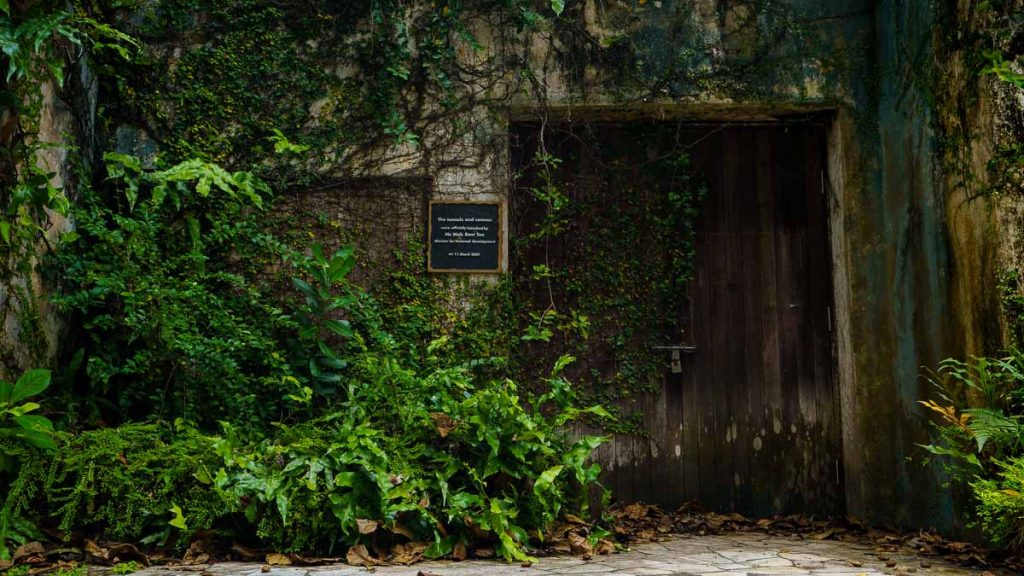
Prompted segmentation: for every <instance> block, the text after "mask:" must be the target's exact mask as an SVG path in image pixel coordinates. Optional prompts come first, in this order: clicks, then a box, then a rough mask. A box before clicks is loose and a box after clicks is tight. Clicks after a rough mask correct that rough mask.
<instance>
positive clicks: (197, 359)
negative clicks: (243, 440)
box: [50, 154, 290, 425]
mask: <svg viewBox="0 0 1024 576" xmlns="http://www.w3.org/2000/svg"><path fill="white" fill-rule="evenodd" d="M107 162H108V173H109V174H110V178H111V184H112V189H111V190H110V192H109V194H101V193H99V192H95V191H91V190H87V191H85V192H84V193H83V195H82V198H81V205H80V207H78V208H76V210H75V212H74V216H75V219H76V221H77V223H78V228H77V232H76V233H75V234H73V235H66V236H65V237H64V240H63V242H62V243H61V245H60V247H59V248H58V250H57V252H56V254H55V256H54V257H53V258H52V259H51V262H50V265H51V266H52V267H53V268H54V269H57V270H60V271H61V272H62V277H61V292H60V294H59V295H57V296H55V297H53V302H54V303H55V304H57V305H58V306H59V307H60V308H61V309H62V310H63V311H65V312H67V313H76V314H78V315H79V318H80V319H81V322H82V327H83V328H84V329H85V330H86V335H87V337H88V340H87V341H86V342H84V343H83V347H84V349H85V352H86V359H87V360H86V367H87V369H86V372H87V380H88V386H87V388H86V389H85V390H84V391H82V392H83V394H81V396H84V397H87V398H93V399H101V400H109V402H107V403H100V404H95V403H94V405H93V406H83V410H82V413H81V416H82V417H84V418H85V419H86V420H87V421H88V420H93V421H96V420H98V419H103V420H106V421H111V422H116V421H119V420H123V419H124V418H125V417H126V416H140V417H144V416H149V415H157V416H160V417H163V418H166V419H171V420H173V419H174V418H177V417H183V418H186V419H187V420H192V421H196V422H200V423H203V424H207V425H211V424H213V423H215V422H216V421H217V420H221V419H229V420H239V419H252V420H253V421H257V422H269V421H271V420H272V419H274V418H275V417H276V416H278V415H279V410H280V398H281V396H282V394H281V393H280V392H279V391H280V390H281V389H282V387H283V386H284V385H286V383H287V381H286V379H287V378H289V377H290V372H289V371H288V368H287V366H286V365H285V362H284V360H283V354H284V351H283V349H282V348H281V344H280V343H279V341H278V339H277V337H276V332H277V331H278V330H285V329H286V328H287V319H286V318H285V316H284V315H283V313H282V312H281V311H280V309H279V308H277V307H276V306H275V303H274V301H273V300H272V299H270V298H268V297H267V296H266V295H265V294H266V291H265V290H261V289H260V287H259V286H258V283H259V276H258V274H257V273H258V272H260V269H259V268H257V267H259V266H266V267H268V268H269V266H271V265H274V264H275V262H276V263H280V261H281V258H282V257H283V254H284V252H283V248H281V247H280V246H279V245H278V243H277V242H276V241H275V240H274V238H273V237H272V236H271V235H270V234H269V233H265V232H263V231H261V229H260V226H259V215H260V213H261V209H262V207H263V206H264V205H265V202H266V201H267V200H268V199H269V197H270V195H269V191H268V189H267V188H266V187H265V185H263V184H262V183H261V182H260V181H259V180H258V179H256V178H255V177H253V176H252V175H251V174H249V173H246V172H236V173H228V172H227V171H225V170H223V169H221V168H220V167H218V166H216V165H213V164H209V163H206V162H202V161H199V160H189V161H185V162H182V163H180V164H177V165H174V166H171V167H169V168H166V169H162V170H147V169H144V168H143V167H142V166H141V163H140V162H139V160H138V159H136V158H133V157H128V156H123V155H117V154H108V155H107ZM247 267H248V268H247ZM212 382H216V383H217V385H216V386H211V385H210V383H212ZM200 407H201V409H200Z"/></svg>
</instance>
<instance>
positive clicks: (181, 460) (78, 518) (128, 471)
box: [46, 423, 226, 545]
mask: <svg viewBox="0 0 1024 576" xmlns="http://www.w3.org/2000/svg"><path fill="white" fill-rule="evenodd" d="M212 444H213V439H211V438H208V437H206V436H203V435H202V434H200V433H199V432H197V431H195V430H194V429H192V428H189V427H187V426H184V425H179V427H178V429H177V430H171V429H170V428H169V427H168V426H165V425H160V424H141V423H132V424H126V425H124V426H121V427H119V428H104V429H99V430H91V431H87V432H82V433H79V434H76V435H68V434H63V435H62V436H61V448H60V451H59V452H58V453H57V456H56V458H55V459H54V461H53V463H52V468H51V470H50V472H49V474H48V477H47V480H46V482H47V484H46V488H47V490H46V492H47V500H48V502H47V510H48V512H49V513H50V514H52V515H53V516H54V517H56V518H57V519H58V520H59V522H60V527H61V529H63V530H69V531H70V530H89V531H91V532H93V533H102V534H104V535H105V536H106V537H108V538H111V539H117V540H132V541H137V542H142V543H143V544H151V545H152V544H157V545H163V544H165V543H167V542H168V540H169V539H170V538H171V537H176V536H177V535H178V532H179V530H178V529H172V524H171V523H172V522H173V521H174V515H173V514H172V513H171V510H172V509H174V508H177V509H178V510H179V511H181V510H183V511H184V514H185V516H186V517H187V518H188V519H189V521H190V523H191V524H192V529H193V530H195V529H196V528H199V527H210V526H212V525H213V522H214V520H216V519H217V518H220V517H222V516H223V515H224V513H225V509H226V508H225V503H224V502H223V501H222V500H221V499H220V497H219V496H218V494H217V493H216V491H214V490H213V489H212V482H213V476H214V475H215V474H216V471H217V469H218V468H219V465H220V460H219V459H218V458H217V455H216V454H215V453H214V452H213V450H212ZM179 506H180V507H179ZM178 528H180V529H182V530H184V527H182V526H179V527H178ZM189 533H191V532H189ZM180 543H186V541H184V540H182V541H180Z"/></svg>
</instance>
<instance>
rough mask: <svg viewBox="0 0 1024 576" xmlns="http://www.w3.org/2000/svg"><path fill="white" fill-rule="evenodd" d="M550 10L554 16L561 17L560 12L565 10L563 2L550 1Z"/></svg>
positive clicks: (562, 0)
mask: <svg viewBox="0 0 1024 576" xmlns="http://www.w3.org/2000/svg"><path fill="white" fill-rule="evenodd" d="M551 9H552V10H554V12H555V14H556V15H558V16H561V15H562V11H564V10H565V0H551Z"/></svg>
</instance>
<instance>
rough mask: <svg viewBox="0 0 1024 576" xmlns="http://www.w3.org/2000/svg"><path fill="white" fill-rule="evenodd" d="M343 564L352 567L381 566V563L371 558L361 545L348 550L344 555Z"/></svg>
mask: <svg viewBox="0 0 1024 576" xmlns="http://www.w3.org/2000/svg"><path fill="white" fill-rule="evenodd" d="M345 562H348V563H349V564H351V565H352V566H379V565H381V564H383V562H381V561H380V560H378V559H376V558H374V557H373V556H371V555H370V552H369V551H368V550H367V549H366V546H363V545H362V544H356V545H355V546H353V547H351V548H349V549H348V553H347V554H345Z"/></svg>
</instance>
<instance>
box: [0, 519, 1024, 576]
mask: <svg viewBox="0 0 1024 576" xmlns="http://www.w3.org/2000/svg"><path fill="white" fill-rule="evenodd" d="M357 529H358V530H359V532H360V533H361V534H362V535H364V537H366V540H367V541H368V544H357V545H355V546H351V547H349V548H348V550H347V551H346V553H345V557H344V558H326V557H304V556H302V555H299V554H294V553H282V552H277V551H273V550H266V549H259V548H250V547H247V546H245V545H243V544H241V543H238V542H233V541H231V540H229V539H222V538H218V537H217V535H216V534H214V533H212V532H200V533H197V535H196V537H195V538H194V539H193V541H192V542H191V543H190V544H189V546H188V548H187V549H186V551H185V553H184V554H183V555H182V556H181V557H180V558H173V557H170V556H168V555H166V554H165V553H163V552H161V551H159V550H154V551H151V552H149V553H145V552H143V551H140V550H139V548H137V547H136V546H135V545H133V544H130V543H124V542H107V541H97V540H92V539H86V538H80V539H79V544H78V545H71V546H68V544H67V543H63V544H60V545H44V544H43V543H41V542H29V543H27V544H24V545H22V546H20V547H19V548H18V549H17V550H15V552H14V555H13V556H12V559H11V560H10V561H8V562H6V563H5V564H6V565H5V566H0V570H6V569H8V568H10V567H11V566H18V565H24V566H28V567H29V570H28V574H29V575H35V574H46V573H49V572H56V571H59V570H62V569H64V570H66V569H68V568H70V567H74V566H77V565H81V564H87V565H101V566H112V565H115V564H118V563H121V562H129V561H134V562H137V563H138V564H140V565H142V566H150V565H155V564H159V565H166V566H174V567H177V568H178V569H184V570H196V571H203V570H205V567H206V566H208V565H209V564H210V563H212V562H224V561H242V562H262V563H263V565H264V566H263V567H264V571H266V570H268V569H269V567H271V566H314V565H323V564H332V563H338V562H341V561H344V562H346V563H348V564H350V565H355V566H365V567H367V568H369V569H372V568H373V567H376V566H384V565H389V564H401V565H410V564H414V563H416V562H419V561H421V560H423V559H424V553H425V552H426V550H427V549H428V543H426V542H417V541H414V540H412V539H411V538H409V537H408V536H409V535H411V532H409V531H408V530H407V529H403V527H402V526H401V525H396V526H395V527H393V528H385V527H384V525H383V523H381V522H378V521H375V520H367V519H360V520H358V521H357ZM742 532H759V533H764V534H767V535H769V536H781V537H790V538H799V539H804V540H835V541H841V542H851V543H852V542H860V543H864V542H867V543H870V544H872V545H873V546H874V548H875V553H876V555H877V556H878V558H879V559H880V560H882V561H883V562H885V561H888V560H889V559H890V558H889V557H890V555H892V554H897V553H900V552H907V551H913V552H916V553H918V554H921V555H923V556H926V557H941V558H942V559H943V560H945V561H950V562H955V563H958V564H961V565H964V566H969V567H974V568H977V569H982V570H989V569H997V568H1006V569H1010V570H1014V571H1017V572H1021V573H1024V558H1021V557H1019V556H1018V557H1015V556H1011V555H1010V554H1009V553H1008V552H1006V551H1000V550H988V549H986V548H984V547H982V546H979V545H976V544H973V543H970V542H963V541H957V540H950V539H947V538H945V537H943V536H941V535H939V534H937V533H935V532H931V531H927V530H921V531H918V532H900V531H896V530H889V529H880V528H873V527H868V526H866V525H864V524H863V523H861V522H860V521H859V520H857V519H856V518H853V517H847V518H816V517H814V516H802V515H795V514H792V515H786V516H772V517H768V518H748V517H746V516H743V515H741V514H737V513H715V512H705V511H703V510H702V509H701V508H700V507H699V506H698V505H697V504H695V503H688V504H686V505H684V506H682V507H680V508H679V509H677V510H676V511H675V512H672V513H669V512H666V511H665V510H663V509H662V508H660V507H658V506H655V505H652V504H645V503H643V502H633V503H629V504H615V505H612V506H611V507H610V508H608V509H607V510H606V511H605V512H604V514H602V521H600V522H591V521H588V520H584V519H583V518H580V517H578V516H575V515H572V514H565V515H563V516H562V517H561V519H560V520H559V521H557V522H556V523H555V524H554V525H553V526H552V527H551V528H550V529H549V530H548V532H547V533H546V534H545V535H544V538H543V539H542V540H541V539H538V540H539V541H543V542H544V543H545V545H544V547H542V548H537V549H530V550H529V552H530V554H531V555H532V556H538V557H543V556H557V555H572V556H578V557H583V558H584V559H589V558H590V557H593V556H595V555H605V554H612V553H615V552H618V551H621V550H625V549H628V547H629V546H630V545H633V544H639V543H644V542H656V541H660V540H666V539H669V538H673V537H680V536H683V537H700V536H711V535H720V534H728V533H742ZM534 536H539V535H538V534H534ZM477 538H478V539H477V540H476V541H473V542H463V541H458V542H457V543H456V544H455V546H454V547H453V549H452V552H451V554H449V555H447V556H446V557H445V558H447V559H449V560H455V561H460V560H464V559H466V558H481V559H486V558H493V557H494V556H495V552H494V545H495V542H496V538H494V537H493V536H492V535H488V534H486V533H483V534H479V535H477ZM382 541H387V542H389V543H388V544H382V543H381V542H382ZM926 564H928V562H927V561H923V562H922V566H925V565H926Z"/></svg>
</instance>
